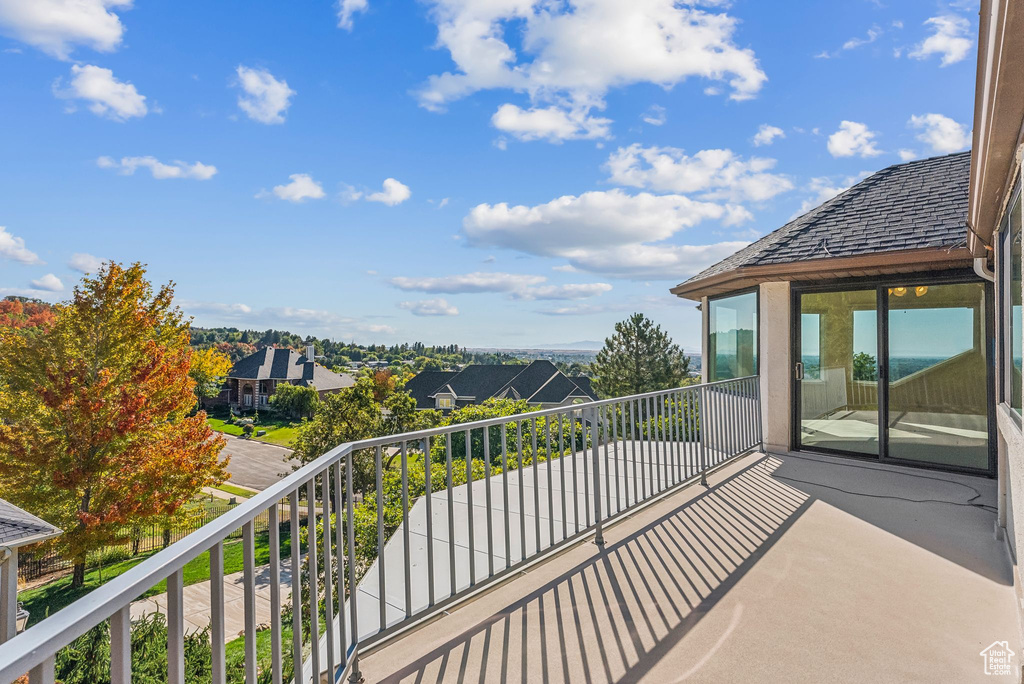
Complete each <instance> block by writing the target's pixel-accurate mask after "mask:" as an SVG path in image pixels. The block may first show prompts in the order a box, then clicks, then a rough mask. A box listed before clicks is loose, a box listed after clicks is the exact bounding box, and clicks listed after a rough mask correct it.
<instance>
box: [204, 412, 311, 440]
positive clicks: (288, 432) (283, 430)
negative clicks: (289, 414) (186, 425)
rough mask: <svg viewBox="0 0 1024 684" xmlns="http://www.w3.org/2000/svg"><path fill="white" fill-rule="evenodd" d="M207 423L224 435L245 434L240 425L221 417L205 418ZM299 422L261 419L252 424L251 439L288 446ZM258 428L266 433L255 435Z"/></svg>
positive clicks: (295, 434)
mask: <svg viewBox="0 0 1024 684" xmlns="http://www.w3.org/2000/svg"><path fill="white" fill-rule="evenodd" d="M206 422H207V424H208V425H209V426H210V427H211V428H212V429H214V430H216V431H217V432H223V433H224V434H226V435H234V436H235V437H241V436H242V435H243V434H245V433H244V432H243V431H242V427H241V426H240V425H231V424H229V423H227V422H225V421H224V420H223V419H221V418H210V417H207V419H206ZM300 425H302V423H301V422H293V421H286V420H277V419H266V420H263V419H261V420H260V422H259V423H258V424H256V425H253V432H252V437H251V439H254V440H256V441H257V442H267V443H268V444H277V445H278V446H283V447H290V446H291V444H292V442H293V441H294V440H295V437H296V436H297V435H298V434H299V426H300ZM260 430H266V431H267V434H265V435H261V436H259V437H257V436H256V433H257V432H259V431H260Z"/></svg>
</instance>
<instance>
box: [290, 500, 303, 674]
mask: <svg viewBox="0 0 1024 684" xmlns="http://www.w3.org/2000/svg"><path fill="white" fill-rule="evenodd" d="M288 514H289V523H290V524H291V530H292V533H291V534H292V538H291V547H292V669H293V671H294V672H295V681H296V682H299V681H303V682H304V680H303V679H302V541H301V539H300V538H299V532H300V530H299V489H295V490H294V491H293V492H292V493H291V494H289V495H288Z"/></svg>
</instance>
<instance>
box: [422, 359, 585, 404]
mask: <svg viewBox="0 0 1024 684" xmlns="http://www.w3.org/2000/svg"><path fill="white" fill-rule="evenodd" d="M585 380H586V382H582V381H581V383H582V384H577V382H576V379H575V378H572V379H570V378H569V377H568V376H566V375H565V374H564V373H562V372H561V371H560V370H558V368H557V367H556V366H555V365H554V364H553V363H551V362H550V361H534V362H532V363H530V364H529V365H526V366H523V365H515V366H509V365H497V364H495V365H473V366H467V367H466V368H465V369H463V370H462V371H459V372H454V371H444V372H441V371H424V372H422V373H420V374H419V375H417V376H416V377H414V378H412V379H411V380H409V382H407V383H406V385H405V389H406V390H407V391H408V392H409V394H410V395H412V397H413V398H414V399H416V405H417V406H418V407H419V408H433V406H434V402H433V399H434V398H435V397H436V396H437V395H438V394H442V393H450V394H452V395H454V396H455V397H456V398H458V399H460V400H463V401H467V400H471V401H474V402H476V403H480V402H482V401H484V400H486V399H490V398H492V397H494V398H508V399H522V400H525V401H529V402H530V403H534V404H558V403H562V402H564V401H567V400H568V399H572V398H581V399H586V398H590V399H596V398H597V396H596V395H595V394H594V391H593V389H592V388H591V387H590V382H589V379H585ZM426 388H429V389H426Z"/></svg>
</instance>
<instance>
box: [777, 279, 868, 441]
mask: <svg viewBox="0 0 1024 684" xmlns="http://www.w3.org/2000/svg"><path fill="white" fill-rule="evenodd" d="M877 299H878V298H877V292H876V290H875V289H874V288H872V289H870V290H851V291H846V292H819V293H804V294H801V295H800V341H799V345H800V354H799V360H800V363H801V364H802V365H803V369H802V377H801V374H800V373H799V372H798V374H797V377H798V380H797V382H798V383H799V385H800V387H799V392H798V394H799V397H800V406H799V414H800V431H799V441H800V446H802V447H809V448H825V449H833V450H838V451H845V452H851V453H855V454H862V455H872V456H877V455H878V453H879V448H878V445H879V429H878V428H879V426H878V310H877Z"/></svg>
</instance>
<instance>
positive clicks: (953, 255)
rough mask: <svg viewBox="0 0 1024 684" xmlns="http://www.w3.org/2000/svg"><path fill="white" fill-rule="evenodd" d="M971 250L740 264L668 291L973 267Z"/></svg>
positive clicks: (686, 294)
mask: <svg viewBox="0 0 1024 684" xmlns="http://www.w3.org/2000/svg"><path fill="white" fill-rule="evenodd" d="M970 263H971V253H970V252H969V251H968V250H967V249H966V248H964V247H939V248H928V249H909V250H896V251H887V252H872V253H870V254H860V255H857V256H849V257H825V258H822V259H806V260H803V261H791V262H787V263H781V264H766V265H759V266H741V267H739V268H737V269H733V270H731V271H725V272H722V273H716V274H714V275H711V276H708V277H707V278H702V279H701V280H696V281H691V280H688V281H686V282H685V283H680V284H679V285H676V286H675V287H673V288H671V289H670V290H669V292H671V293H672V294H674V295H676V296H677V297H681V298H683V299H690V300H693V301H700V299H701V297H705V296H711V295H717V294H722V293H725V292H730V291H732V290H740V289H744V288H747V287H752V286H753V285H757V284H759V283H763V282H770V281H780V280H821V279H825V278H846V277H856V276H858V275H883V274H899V273H913V272H915V271H922V270H931V269H935V268H961V267H967V266H970Z"/></svg>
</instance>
